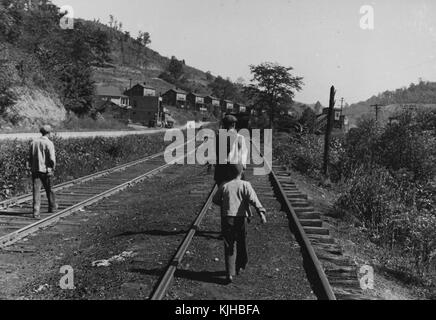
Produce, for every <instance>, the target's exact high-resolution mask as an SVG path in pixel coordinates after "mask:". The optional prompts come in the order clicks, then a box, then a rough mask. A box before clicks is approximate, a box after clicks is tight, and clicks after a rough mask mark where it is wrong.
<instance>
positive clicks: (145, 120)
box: [130, 96, 165, 127]
mask: <svg viewBox="0 0 436 320" xmlns="http://www.w3.org/2000/svg"><path fill="white" fill-rule="evenodd" d="M130 103H131V106H132V109H131V111H130V119H131V120H132V122H133V123H140V124H142V125H144V126H149V127H155V126H156V125H157V124H158V123H160V122H162V121H164V120H165V112H164V109H163V106H162V98H160V97H152V96H133V97H130Z"/></svg>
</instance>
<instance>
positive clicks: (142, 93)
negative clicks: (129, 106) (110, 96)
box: [124, 83, 156, 97]
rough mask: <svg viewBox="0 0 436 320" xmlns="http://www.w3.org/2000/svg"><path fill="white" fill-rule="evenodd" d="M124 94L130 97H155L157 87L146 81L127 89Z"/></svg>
mask: <svg viewBox="0 0 436 320" xmlns="http://www.w3.org/2000/svg"><path fill="white" fill-rule="evenodd" d="M124 94H125V95H126V96H129V97H155V96H156V89H155V88H153V87H150V86H147V85H146V84H145V83H144V84H140V83H138V84H136V85H135V86H133V87H132V88H130V89H128V90H126V91H125V92H124Z"/></svg>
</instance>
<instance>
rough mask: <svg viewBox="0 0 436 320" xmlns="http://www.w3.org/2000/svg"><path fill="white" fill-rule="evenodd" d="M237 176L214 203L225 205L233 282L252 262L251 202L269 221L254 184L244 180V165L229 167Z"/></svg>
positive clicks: (228, 267) (226, 249)
mask: <svg viewBox="0 0 436 320" xmlns="http://www.w3.org/2000/svg"><path fill="white" fill-rule="evenodd" d="M229 170H231V171H232V172H229V174H233V178H234V179H233V180H231V181H230V182H225V183H224V184H222V185H221V186H220V187H219V190H218V192H217V193H216V195H215V197H214V199H213V203H215V204H216V205H218V206H220V207H221V232H222V235H223V237H224V254H225V262H226V272H227V281H228V282H232V281H233V278H234V277H235V276H236V274H239V272H240V271H241V270H244V269H245V268H246V266H247V263H248V253H247V222H248V221H249V219H250V218H251V210H250V205H252V206H254V207H255V208H256V210H257V212H258V214H259V215H260V218H261V219H262V223H263V224H265V223H266V222H267V221H266V217H265V214H266V210H265V208H264V207H263V206H262V204H261V203H260V201H259V199H258V197H257V195H256V192H255V191H254V189H253V187H252V186H251V184H250V183H249V182H247V181H242V179H241V176H242V172H243V166H242V165H234V166H232V167H229Z"/></svg>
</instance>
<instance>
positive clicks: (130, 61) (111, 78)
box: [79, 20, 215, 94]
mask: <svg viewBox="0 0 436 320" xmlns="http://www.w3.org/2000/svg"><path fill="white" fill-rule="evenodd" d="M79 21H81V22H82V23H83V24H84V25H86V26H87V28H89V29H91V30H93V29H94V30H95V29H98V30H100V31H103V32H104V33H106V34H107V35H108V36H109V39H110V49H111V50H110V51H111V53H110V55H109V57H110V60H111V63H109V64H105V65H102V66H95V68H94V77H93V78H94V80H95V81H96V84H97V85H114V86H117V87H119V88H120V89H125V88H128V86H129V85H130V79H132V84H135V83H144V82H145V83H147V84H148V85H151V86H154V87H155V88H156V89H157V91H158V92H162V91H163V92H165V91H167V90H169V89H171V88H174V87H176V86H177V85H176V84H173V83H169V82H167V81H164V80H162V79H159V76H160V75H161V74H162V73H164V72H165V71H166V70H167V68H168V65H169V63H170V61H171V59H170V58H168V57H164V56H162V55H160V54H159V53H158V52H156V51H154V50H152V49H150V48H148V47H146V46H144V45H142V44H141V43H140V42H139V40H138V39H137V38H135V37H133V36H131V35H130V33H129V32H127V31H123V30H122V29H120V28H119V26H118V24H117V25H114V26H113V27H110V26H108V25H105V24H102V23H100V22H98V21H86V20H79ZM181 61H182V62H183V65H184V66H183V77H182V78H181V79H180V81H179V83H178V86H182V89H185V90H186V89H188V91H195V92H198V93H200V94H210V93H211V92H210V89H209V87H208V85H209V84H210V83H211V82H212V81H213V80H214V79H215V77H214V76H212V75H210V74H208V73H207V72H204V71H201V70H199V69H196V68H194V67H191V66H189V65H187V64H186V62H185V61H184V60H181ZM163 92H162V93H163Z"/></svg>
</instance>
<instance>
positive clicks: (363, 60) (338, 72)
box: [53, 0, 436, 105]
mask: <svg viewBox="0 0 436 320" xmlns="http://www.w3.org/2000/svg"><path fill="white" fill-rule="evenodd" d="M53 2H54V3H55V4H56V5H58V6H62V5H70V6H72V7H73V9H74V13H75V16H76V17H80V18H86V19H93V18H97V19H100V21H101V22H103V23H107V22H108V21H109V15H110V14H113V15H114V16H115V17H116V18H117V20H119V21H122V22H123V25H124V29H125V30H128V31H130V32H131V33H132V34H133V35H135V36H136V35H137V33H138V31H139V30H142V31H147V32H150V34H151V38H152V44H151V46H150V47H151V48H152V49H154V50H156V51H158V52H159V53H160V54H162V55H164V56H168V57H170V56H172V55H175V56H176V57H177V58H179V59H185V60H186V63H187V64H189V65H191V66H193V67H197V68H199V69H201V70H204V71H208V70H210V71H211V72H212V73H213V74H214V75H221V76H223V77H230V78H231V79H232V80H236V79H237V78H239V77H243V78H244V79H246V80H250V79H251V76H250V72H249V65H250V64H259V63H261V62H265V61H271V62H278V63H280V64H282V65H285V66H292V67H294V69H295V71H294V72H295V74H296V75H299V76H303V77H304V79H305V80H304V82H305V84H306V85H305V87H304V89H303V91H302V92H301V93H298V94H297V96H296V100H297V101H302V102H305V103H313V102H316V101H318V100H319V101H321V102H322V103H323V104H324V105H327V104H328V95H329V88H330V86H331V85H335V86H336V88H337V91H338V96H337V97H338V100H339V98H340V97H344V98H345V100H346V102H348V103H354V102H358V101H361V100H366V99H367V98H369V97H371V96H372V95H374V94H377V93H379V92H382V91H384V90H387V89H395V88H399V87H402V86H408V85H409V84H410V83H412V82H415V83H416V82H417V81H418V79H419V78H423V79H424V80H429V81H436V1H434V0H414V1H412V0H376V1H366V0H329V1H324V0H322V1H321V0H317V1H316V0H269V1H267V0H123V1H121V0H92V1H90V0H54V1H53ZM363 5H371V6H372V7H373V8H374V13H375V25H374V26H375V28H374V30H363V29H361V27H360V20H361V17H362V15H361V14H360V8H361V6H363Z"/></svg>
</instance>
